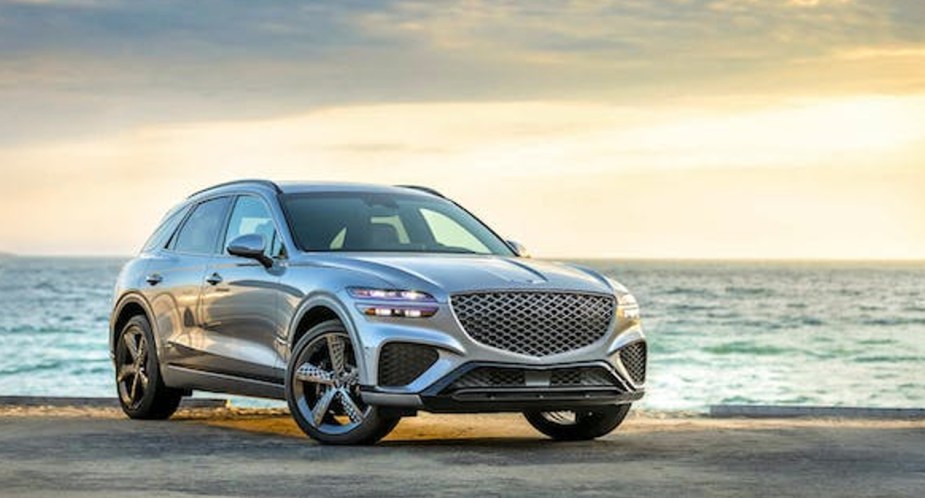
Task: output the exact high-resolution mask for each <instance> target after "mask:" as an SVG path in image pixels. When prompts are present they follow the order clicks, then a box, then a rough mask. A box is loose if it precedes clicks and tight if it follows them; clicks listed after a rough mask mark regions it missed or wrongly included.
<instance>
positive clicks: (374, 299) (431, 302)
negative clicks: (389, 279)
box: [347, 287, 439, 318]
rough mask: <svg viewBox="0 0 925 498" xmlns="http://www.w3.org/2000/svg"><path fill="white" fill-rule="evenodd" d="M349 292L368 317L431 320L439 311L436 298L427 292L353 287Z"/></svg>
mask: <svg viewBox="0 0 925 498" xmlns="http://www.w3.org/2000/svg"><path fill="white" fill-rule="evenodd" d="M347 292H348V293H349V294H350V296H351V297H353V298H354V299H356V300H357V301H360V302H359V303H357V307H358V308H359V309H360V311H361V312H363V314H364V315H367V316H378V317H391V318H429V317H432V316H434V315H436V314H437V310H438V309H439V308H438V307H437V300H436V299H434V296H431V295H430V294H428V293H426V292H419V291H414V290H397V289H367V288H360V287H351V288H349V289H347ZM363 301H368V302H363Z"/></svg>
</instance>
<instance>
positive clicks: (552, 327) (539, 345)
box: [453, 292, 615, 356]
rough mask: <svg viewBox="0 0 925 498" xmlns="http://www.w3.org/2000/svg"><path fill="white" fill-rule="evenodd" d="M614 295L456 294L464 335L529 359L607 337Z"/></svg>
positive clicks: (454, 308)
mask: <svg viewBox="0 0 925 498" xmlns="http://www.w3.org/2000/svg"><path fill="white" fill-rule="evenodd" d="M614 310H615V303H614V299H613V297H610V296H601V295H597V294H570V293H554V292H489V293H481V294H461V295H456V296H453V311H454V312H455V313H456V317H457V318H458V319H459V322H460V323H461V324H462V326H463V328H464V329H465V331H466V333H467V334H469V336H471V337H472V338H473V339H475V340H476V341H478V342H481V343H482V344H485V345H488V346H491V347H495V348H498V349H503V350H506V351H512V352H514V353H520V354H525V355H529V356H548V355H553V354H558V353H565V352H568V351H571V350H573V349H578V348H582V347H584V346H587V345H589V344H592V343H594V342H595V341H597V340H598V339H600V338H601V337H603V336H604V334H606V333H607V329H608V328H609V326H610V321H611V319H612V318H613V316H614Z"/></svg>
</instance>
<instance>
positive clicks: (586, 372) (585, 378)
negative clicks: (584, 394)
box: [549, 368, 613, 387]
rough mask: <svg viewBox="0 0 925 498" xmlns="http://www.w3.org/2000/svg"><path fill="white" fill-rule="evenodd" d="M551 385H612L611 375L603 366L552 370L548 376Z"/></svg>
mask: <svg viewBox="0 0 925 498" xmlns="http://www.w3.org/2000/svg"><path fill="white" fill-rule="evenodd" d="M549 385H551V386H556V387H558V386H612V385H613V376H611V375H610V374H609V373H608V372H607V371H606V370H604V369H603V368H571V369H568V370H554V371H553V372H552V375H551V376H550V378H549Z"/></svg>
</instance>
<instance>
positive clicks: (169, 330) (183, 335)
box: [145, 196, 232, 368]
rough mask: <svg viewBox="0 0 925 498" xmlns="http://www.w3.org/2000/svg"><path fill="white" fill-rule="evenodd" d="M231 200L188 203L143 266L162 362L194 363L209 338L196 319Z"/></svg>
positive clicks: (198, 361)
mask: <svg viewBox="0 0 925 498" xmlns="http://www.w3.org/2000/svg"><path fill="white" fill-rule="evenodd" d="M231 201H232V199H231V198H230V197H228V196H225V197H217V198H213V199H208V200H205V201H203V202H200V203H198V204H197V205H195V206H193V207H192V211H191V212H190V213H189V215H188V216H187V217H186V219H185V220H184V221H183V223H182V225H181V226H180V228H179V229H178V230H177V231H176V233H175V234H174V235H173V237H172V238H171V239H170V240H169V242H168V243H167V245H166V246H165V247H163V248H162V249H160V250H158V251H157V252H155V253H154V255H153V256H152V257H151V259H150V261H149V262H148V265H147V266H146V271H145V273H146V280H147V285H148V286H149V287H148V289H147V291H146V294H147V297H148V302H149V303H150V304H151V307H152V311H153V314H154V320H155V321H156V323H157V326H156V327H155V329H156V330H157V331H158V333H159V334H160V336H161V337H160V341H159V344H160V348H161V361H162V362H164V363H166V364H173V365H180V366H186V367H190V368H196V367H197V366H199V365H200V364H201V361H202V356H203V354H202V352H203V351H204V350H205V349H206V347H207V346H206V345H207V340H206V338H205V337H204V336H203V333H202V327H201V319H200V298H201V293H202V287H203V279H204V278H205V275H206V269H207V268H208V265H209V262H210V261H211V260H212V258H213V257H214V255H215V252H216V250H217V249H216V248H217V247H218V243H219V237H220V235H221V232H222V228H223V227H224V222H225V218H226V217H227V214H228V209H229V207H230V205H231Z"/></svg>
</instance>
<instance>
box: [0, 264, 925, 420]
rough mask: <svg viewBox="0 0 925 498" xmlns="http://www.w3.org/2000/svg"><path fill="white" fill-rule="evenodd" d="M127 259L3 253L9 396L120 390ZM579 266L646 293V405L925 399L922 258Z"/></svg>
mask: <svg viewBox="0 0 925 498" xmlns="http://www.w3.org/2000/svg"><path fill="white" fill-rule="evenodd" d="M124 261H125V260H124V259H111V258H24V257H18V258H0V395H54V396H114V394H115V388H114V387H113V380H112V377H113V371H112V365H111V363H110V361H109V357H108V354H107V327H108V323H107V322H108V319H109V310H110V306H111V300H112V289H113V285H114V282H115V278H116V275H117V274H118V272H119V269H120V267H121V266H122V264H123V263H124ZM579 263H581V264H584V265H587V266H592V267H595V268H597V269H599V270H602V271H603V272H605V273H606V274H608V275H610V276H613V277H615V278H616V279H618V280H619V281H620V282H622V283H623V284H624V285H626V286H627V287H629V288H630V290H631V291H632V292H633V293H634V294H635V295H636V296H637V299H638V300H639V302H640V305H641V307H642V314H643V323H644V327H645V330H646V333H647V335H648V338H649V344H650V365H649V382H648V393H647V395H646V398H645V399H644V401H642V402H641V406H642V407H644V408H647V409H651V410H704V409H706V407H708V406H709V405H712V404H723V403H762V404H782V405H836V406H869V407H906V408H921V407H923V406H925V263H818V262H812V263H810V262H805V263H803V262H793V263H789V262H788V263H780V262H769V263H757V262H681V261H677V262H674V261H615V260H607V261H604V260H594V261H587V260H586V261H579ZM254 403H255V404H257V405H260V404H261V403H260V402H254Z"/></svg>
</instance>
